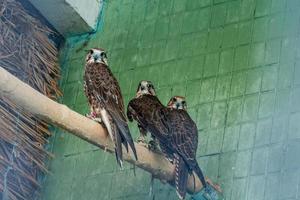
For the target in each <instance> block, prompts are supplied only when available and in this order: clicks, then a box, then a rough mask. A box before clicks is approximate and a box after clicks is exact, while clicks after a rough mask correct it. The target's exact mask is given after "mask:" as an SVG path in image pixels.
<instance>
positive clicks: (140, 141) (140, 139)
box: [137, 136, 146, 144]
mask: <svg viewBox="0 0 300 200" xmlns="http://www.w3.org/2000/svg"><path fill="white" fill-rule="evenodd" d="M137 142H138V143H143V144H145V143H146V140H145V138H144V137H141V136H140V137H138V138H137Z"/></svg>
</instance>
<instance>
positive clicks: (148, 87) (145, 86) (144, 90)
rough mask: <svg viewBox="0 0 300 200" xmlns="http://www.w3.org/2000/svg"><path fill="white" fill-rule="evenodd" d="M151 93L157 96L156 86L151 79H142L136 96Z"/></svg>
mask: <svg viewBox="0 0 300 200" xmlns="http://www.w3.org/2000/svg"><path fill="white" fill-rule="evenodd" d="M145 94H149V95H153V96H156V93H155V89H154V86H153V84H152V82H151V81H141V82H140V83H139V86H138V88H137V91H136V97H140V96H142V95H145Z"/></svg>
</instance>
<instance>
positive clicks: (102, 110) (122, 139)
mask: <svg viewBox="0 0 300 200" xmlns="http://www.w3.org/2000/svg"><path fill="white" fill-rule="evenodd" d="M84 91H85V95H86V96H87V98H88V102H89V105H90V108H91V113H90V115H88V117H90V118H91V119H94V120H96V121H101V122H102V123H103V124H104V125H105V127H106V129H107V132H108V134H109V136H110V138H111V140H112V141H113V142H114V146H115V154H116V159H117V162H118V164H119V165H120V166H121V167H122V161H123V152H122V144H123V145H124V146H125V148H126V150H127V151H128V146H130V148H131V150H132V152H133V154H134V156H135V158H136V159H137V154H136V149H135V146H134V142H133V139H132V137H131V134H130V131H129V128H128V125H127V119H126V115H125V110H124V103H123V98H122V94H121V90H120V87H119V84H118V82H117V80H116V78H115V77H114V76H113V74H112V72H111V70H110V69H109V66H108V63H107V55H106V53H105V51H104V50H103V49H100V48H99V49H98V48H93V49H91V50H89V52H88V54H87V56H86V64H85V72H84Z"/></svg>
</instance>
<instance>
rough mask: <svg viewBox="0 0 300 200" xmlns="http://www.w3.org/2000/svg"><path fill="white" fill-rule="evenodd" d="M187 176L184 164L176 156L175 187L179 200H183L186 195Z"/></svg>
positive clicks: (186, 168)
mask: <svg viewBox="0 0 300 200" xmlns="http://www.w3.org/2000/svg"><path fill="white" fill-rule="evenodd" d="M188 174H189V170H188V167H187V165H186V163H185V162H184V160H183V159H182V158H181V157H180V156H177V157H176V158H175V187H176V192H177V195H178V196H179V198H180V199H184V198H185V195H186V187H187V180H188Z"/></svg>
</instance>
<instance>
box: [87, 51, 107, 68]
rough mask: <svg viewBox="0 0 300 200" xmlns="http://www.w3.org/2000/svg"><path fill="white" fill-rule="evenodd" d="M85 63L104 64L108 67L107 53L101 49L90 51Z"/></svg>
mask: <svg viewBox="0 0 300 200" xmlns="http://www.w3.org/2000/svg"><path fill="white" fill-rule="evenodd" d="M85 61H86V62H87V63H89V64H92V63H102V64H105V65H107V66H108V63H107V55H106V52H105V50H104V49H101V48H93V49H90V50H89V51H88V53H87V55H86V59H85Z"/></svg>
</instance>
